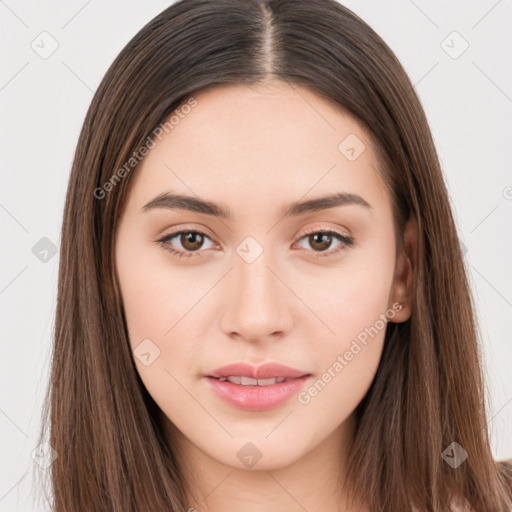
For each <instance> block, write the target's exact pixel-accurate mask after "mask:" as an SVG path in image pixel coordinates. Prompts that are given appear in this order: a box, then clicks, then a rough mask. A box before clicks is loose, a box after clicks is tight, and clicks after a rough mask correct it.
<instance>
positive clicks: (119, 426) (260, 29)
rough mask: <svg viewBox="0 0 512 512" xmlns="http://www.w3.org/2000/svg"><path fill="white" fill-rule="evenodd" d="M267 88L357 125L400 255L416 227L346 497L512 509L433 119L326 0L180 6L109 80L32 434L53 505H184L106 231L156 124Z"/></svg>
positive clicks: (87, 129) (63, 508)
mask: <svg viewBox="0 0 512 512" xmlns="http://www.w3.org/2000/svg"><path fill="white" fill-rule="evenodd" d="M268 78H277V79H280V80H283V81H286V82H287V83H289V84H290V85H291V86H294V85H301V86H305V87H309V88H310V89H311V90H313V91H314V92H316V93H317V94H319V95H323V96H324V97H327V98H330V99H332V100H334V101H335V102H337V103H338V104H339V105H340V106H341V107H343V108H344V109H345V110H346V111H348V112H349V113H350V114H352V115H353V116H355V117H356V118H357V119H358V120H359V121H361V122H362V123H363V125H364V126H365V127H366V129H367V130H368V133H369V134H370V136H371V137H372V139H373V140H375V143H376V147H377V150H378V153H379V158H380V163H381V168H380V172H382V173H383V176H384V177H385V179H386V183H387V185H388V186H389V190H390V193H391V196H392V198H393V210H394V212H393V213H394V219H395V230H396V234H397V245H398V247H399V248H402V238H403V233H404V227H405V222H406V221H407V219H408V218H409V217H410V216H414V217H415V219H416V220H417V226H418V245H417V261H416V263H415V265H414V269H413V273H414V286H415V292H414V304H413V310H412V316H411V317H410V318H409V320H407V321H406V322H403V323H389V324H388V326H387V331H386V337H385V342H384V350H383V354H382V359H381V363H380V366H379V368H378V371H377V374H376V375H375V378H374V380H373V382H372V385H371V387H370V389H369V390H368V393H367V394H366V395H365V397H364V399H363V400H362V402H361V403H360V404H359V406H358V407H357V418H358V427H357V430H356V434H355V439H354V444H353V446H352V451H351V453H350V456H349V461H348V462H349V466H348V474H347V481H346V486H347V488H348V490H349V491H350V492H351V493H352V494H353V496H356V497H357V498H358V499H360V500H362V501H363V502H364V503H367V504H368V506H369V507H370V510H372V511H383V512H397V511H405V510H411V505H414V506H415V507H416V508H417V509H419V510H421V511H431V512H440V511H443V510H447V509H448V504H449V502H450V499H451V498H452V497H453V496H464V497H465V498H466V499H467V500H468V501H469V503H470V504H471V506H472V507H473V509H474V510H475V511H476V512H491V511H505V510H511V507H512V500H511V498H510V494H511V488H512V464H511V463H510V461H502V462H495V461H494V460H493V456H492V453H491V449H490V442H489V438H488V429H487V419H486V418H487V412H486V407H487V406H486V403H487V396H486V393H487V391H486V388H485V387H484V381H483V375H482V365H481V354H480V348H479V334H478V329H477V325H476V322H475V312H474V308H475V306H474V303H473V298H472V296H471V293H470V287H469V285H468V278H467V269H466V267H465V262H464V259H463V256H462V251H461V248H460V245H459V238H458V235H457V229H456V226H455V223H454V219H453V216H452V212H451V208H450V201H449V196H448V192H447V188H446V186H445V183H444V179H443V175H442V171H441V168H440V164H439V159H438V156H437V153H436V149H435V147H434V143H433V138H432V135H431V132H430V129H429V125H428V122H427V119H426V116H425V113H424V111H423V108H422V106H421V104H420V101H419V99H418V97H417V95H416V92H415V90H414V87H413V85H412V83H411V81H410V79H409V78H408V76H407V74H406V72H405V71H404V69H403V67H402V65H401V64H400V63H399V61H398V60H397V58H396V57H395V55H394V54H393V52H392V51H391V50H390V48H389V47H388V46H387V45H386V43H385V42H384V41H383V40H382V39H381V38H380V37H379V36H378V35H377V34H376V33H375V32H374V31H373V30H372V29H371V28H370V27H369V26H368V25H367V24H366V23H365V22H364V21H363V20H361V19H360V18H359V17H358V16H357V15H355V14H354V13H353V12H351V11H350V10H349V9H347V8H345V7H343V6H342V5H340V4H339V3H337V2H336V1H334V0H213V1H209V0H182V1H180V2H178V3H175V4H173V5H172V6H170V7H169V8H167V9H166V10H164V11H163V12H162V13H161V14H159V15H158V16H157V17H155V18H154V19H153V20H152V21H150V22H149V23H148V24H147V25H146V26H144V27H143V28H142V29H141V30H140V31H139V32H138V34H136V35H135V37H134V38H133V39H132V40H131V41H130V42H129V43H128V44H127V45H126V47H125V48H124V49H123V50H122V51H121V53H120V54H119V56H118V57H117V58H116V59H115V61H114V62H113V64H112V65H111V67H110V68H109V69H108V71H107V73H106V74H105V76H104V78H103V80H102V82H101V84H100V86H99V88H98V90H97V92H96V94H95V95H94V98H93V100H92V103H91V105H90V108H89V110H88V113H87V116H86V118H85V121H84V124H83V128H82V131H81V134H80V137H79V140H78V145H77V149H76V153H75V158H74V162H73V167H72V170H71V175H70V179H69V186H68V190H67V196H66V203H65V211H64V218H63V225H62V234H61V246H60V268H59V277H58V300H57V311H56V321H55V335H54V345H53V352H52V366H51V379H50V383H49V386H48V389H47V395H46V400H45V404H44V408H43V427H42V430H41V437H40V441H41V442H43V441H46V440H47V441H48V442H49V443H50V445H51V447H52V448H53V449H54V450H55V452H56V454H57V458H56V459H55V460H54V461H53V463H52V464H51V466H50V467H49V468H48V470H46V471H47V473H46V475H47V476H48V477H51V479H50V478H49V480H48V481H49V482H50V483H51V490H52V491H53V503H52V508H53V510H54V511H55V512H75V511H77V512H78V511H80V512H83V511H94V512H100V511H115V512H135V511H137V512H140V511H146V510H147V511H157V510H158V511H164V510H173V511H180V512H182V511H186V510H187V509H188V508H189V507H188V506H187V503H186V498H187V493H188V491H189V489H188V487H187V482H185V481H184V476H183V473H182V471H181V466H180V458H179V454H178V453H176V450H175V449H174V448H173V447H172V446H170V447H169V446H168V445H167V444H166V441H165V438H164V435H163V433H162V425H161V424H160V422H159V420H158V414H157V411H158V407H157V405H156V404H155V402H154V401H153V400H152V398H151V396H150V395H149V394H148V392H147V390H146V389H145V387H144V385H143V383H142V381H141V379H140V378H139V376H138V373H137V370H136V367H135V364H134V362H133V358H132V354H131V350H130V345H129V341H128V334H127V329H126V323H125V317H124V312H123V305H122V300H121V295H120V292H119V287H118V283H117V279H116V274H115V270H114V269H115V261H114V247H115V236H114V234H115V233H116V226H117V221H118V218H119V214H120V212H121V209H122V207H123V204H124V199H125V197H126V192H127V187H128V184H129V183H130V181H131V177H132V175H133V173H134V172H135V170H136V167H137V165H136V164H137V161H136V160H133V155H134V154H135V153H137V152H138V150H139V148H141V147H143V146H144V143H145V141H147V140H148V137H149V136H150V135H151V134H152V133H153V132H154V130H155V129H156V128H157V127H158V126H159V125H160V124H161V123H163V122H165V121H166V120H167V119H168V117H169V116H170V114H171V113H173V112H174V111H175V110H176V109H177V108H178V107H179V106H180V105H183V104H185V102H186V101H187V100H188V99H190V98H191V97H192V96H193V94H194V93H196V92H198V91H202V90H205V89H207V88H208V87H213V86H215V85H220V84H230V83H231V84H233V83H238V84H248V85H250V84H255V83H258V82H260V81H262V80H265V79H268ZM137 154H138V153H137ZM127 162H130V164H129V165H128V166H127V164H126V163H127ZM120 169H124V172H119V170H120ZM107 184H110V185H107ZM48 432H49V437H48V438H47V433H48ZM453 442H456V443H458V444H459V445H460V446H461V447H462V448H463V449H464V450H466V452H467V453H468V458H467V459H466V460H465V461H464V462H463V463H462V464H461V465H459V466H458V467H456V468H454V467H451V465H449V464H447V462H445V460H444V459H443V457H442V453H443V451H444V450H445V449H446V448H448V447H449V446H450V445H451V443H453ZM46 490H47V489H46Z"/></svg>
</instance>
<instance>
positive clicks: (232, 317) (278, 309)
mask: <svg viewBox="0 0 512 512" xmlns="http://www.w3.org/2000/svg"><path fill="white" fill-rule="evenodd" d="M251 244H252V245H251ZM260 247H261V246H260ZM258 253H259V254H258ZM277 266H278V265H276V262H275V258H274V257H273V254H272V252H271V250H270V249H263V247H261V249H258V247H257V246H256V245H255V244H254V241H252V240H249V241H247V243H244V242H242V243H241V244H240V245H239V247H237V254H235V255H234V261H233V267H234V268H233V270H232V272H230V275H231V278H230V281H231V285H230V286H229V289H230V291H229V292H228V293H229V300H228V301H227V303H226V305H225V307H226V310H225V311H224V315H225V318H224V321H225V323H224V328H225V329H226V330H227V331H228V332H229V333H233V332H237V333H238V334H240V335H242V336H243V337H245V338H247V339H258V338H261V337H264V336H267V335H270V334H273V333H275V332H277V331H283V330H286V329H287V326H288V323H287V321H288V315H289V312H287V310H286V304H287V299H286V297H285V295H286V291H287V290H286V287H284V285H283V284H282V283H281V282H280V280H279V279H278V278H277V277H276V276H275V275H274V273H278V271H276V269H275V267H277ZM270 269H272V270H270Z"/></svg>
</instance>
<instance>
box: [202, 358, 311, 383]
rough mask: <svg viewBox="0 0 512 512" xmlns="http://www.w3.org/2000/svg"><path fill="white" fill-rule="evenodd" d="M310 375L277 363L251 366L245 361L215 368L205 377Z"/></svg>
mask: <svg viewBox="0 0 512 512" xmlns="http://www.w3.org/2000/svg"><path fill="white" fill-rule="evenodd" d="M304 375H310V374H309V373H308V372H305V371H302V370H297V369H296V368H290V367H289V366H286V365H283V364H279V363H264V364H261V365H259V366H252V365H250V364H247V363H243V362H241V363H234V364H228V365H226V366H222V367H221V368H217V369H216V370H214V371H213V372H211V373H209V374H208V375H207V377H214V378H216V379H218V378H220V377H229V376H245V377H251V378H253V379H271V378H274V377H286V378H298V377H303V376H304Z"/></svg>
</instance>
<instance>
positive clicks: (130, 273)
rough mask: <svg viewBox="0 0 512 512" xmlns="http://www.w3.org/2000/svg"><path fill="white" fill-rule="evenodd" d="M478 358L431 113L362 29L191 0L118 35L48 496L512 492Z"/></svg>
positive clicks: (400, 503) (63, 274)
mask: <svg viewBox="0 0 512 512" xmlns="http://www.w3.org/2000/svg"><path fill="white" fill-rule="evenodd" d="M447 283H450V286H447ZM479 358H480V355H479V346H478V331H477V326H476V323H475V313H474V305H473V303H472V297H471V295H470V288H469V286H468V280H467V275H466V271H465V268H464V262H463V258H462V254H461V249H460V246H459V241H458V237H457V231H456V227H455V224H454V220H453V216H452V212H451V209H450V203H449V197H448V193H447V189H446V186H445V183H444V180H443V175H442V171H441V169H440V165H439V160H438V157H437V154H436V150H435V147H434V144H433V141H432V136H431V133H430V129H429V126H428V122H427V119H426V117H425V114H424V111H423V109H422V107H421V104H420V101H419V99H418V97H417V95H416V93H415V91H414V88H413V86H412V84H411V82H410V80H409V78H408V77H407V75H406V73H405V71H404V69H403V67H402V66H401V64H400V63H399V62H398V60H397V58H396V57H395V56H394V54H393V53H392V51H391V50H390V49H389V47H388V46H387V45H386V44H385V43H384V42H383V41H382V39H381V38H380V37H379V36H378V35H377V34H376V33H375V32H374V31H373V30H372V29H371V28H370V27H369V26H368V25H367V24H366V23H364V22H363V21H362V20H361V19H359V18H358V17H357V16H356V15H355V14H354V13H352V12H351V11H350V10H348V9H347V8H345V7H343V6H342V5H340V4H338V3H336V2H334V1H331V0H308V1H306V0H293V1H290V0H246V1H236V0H223V1H205V0H183V1H181V2H178V3H176V4H174V5H172V6H171V7H169V8H168V9H166V10H165V11H163V12H162V13H161V14H160V15H159V16H157V17H156V18H155V19H153V20H152V21H151V22H150V23H149V24H148V25H146V26H145V27H144V28H143V29H142V30H141V31H140V32H139V33H138V34H137V35H136V36H135V37H134V38H133V39H132V41H130V42H129V43H128V44H127V45H126V47H125V48H124V49H123V50H122V52H121V53H120V55H119V56H118V57H117V58H116V60H115V62H114V63H113V64H112V66H111V67H110V69H109V70H108V72H107V74H106V75H105V77H104V79H103V81H102V83H101V84H100V86H99V88H98V91H97V92H96V94H95V96H94V99H93V101H92V104H91V106H90V109H89V112H88V114H87V117H86V119H85V122H84V126H83V129H82V132H81V135H80V139H79V141H78V146H77V150H76V154H75V160H74V163H73V169H72V172H71V176H70V181H69V188H68V192H67V198H66V207H65V213H64V220H63V231H62V241H61V260H60V273H59V288H58V307H57V316H56V329H55V344H54V353H53V361H52V375H51V383H50V384H51V385H50V387H49V389H48V400H47V403H48V409H47V410H45V411H44V412H45V421H46V429H45V430H44V431H43V432H42V434H41V438H42V439H43V437H44V434H45V433H46V431H48V432H49V443H50V444H51V446H52V448H53V449H54V450H55V451H56V453H57V454H58V457H57V458H56V459H55V460H54V461H53V463H52V465H51V469H50V471H51V486H52V490H53V494H54V502H53V509H54V510H55V512H61V511H66V512H71V511H75V510H77V511H78V510H80V511H83V510H95V511H100V510H112V511H123V512H127V511H143V510H148V511H149V510H151V511H155V510H162V511H163V510H173V511H185V510H199V511H200V510H210V511H212V512H216V511H226V510H234V509H235V507H236V508H237V509H243V510H265V511H269V510H280V511H281V512H282V511H283V510H286V511H291V510H310V511H312V510H320V509H321V510H333V511H334V510H336V511H344V512H347V511H349V510H350V511H355V510H357V511H368V512H369V511H372V512H373V511H377V510H378V511H390V512H396V511H405V510H417V511H432V512H434V511H435V512H438V511H444V510H474V511H476V512H489V511H491V510H492V511H505V510H510V509H511V506H512V500H511V496H510V495H511V487H512V475H511V473H512V471H511V468H512V465H511V463H510V461H502V462H495V461H494V460H493V457H492V453H491V449H490V445H489V439H488V433H487V417H486V406H485V400H484V399H485V390H484V384H483V380H482V373H481V366H480V359H479Z"/></svg>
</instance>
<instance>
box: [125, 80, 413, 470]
mask: <svg viewBox="0 0 512 512" xmlns="http://www.w3.org/2000/svg"><path fill="white" fill-rule="evenodd" d="M195 99H196V101H197V104H195V106H194V107H193V108H190V109H186V110H182V115H181V116H178V117H176V118H174V119H175V122H174V123H173V128H172V129H168V130H167V132H168V133H167V132H166V131H165V130H164V131H162V130H161V131H160V132H158V136H154V137H153V141H154V144H151V147H152V148H151V149H150V150H149V151H148V153H147V155H146V156H145V158H144V159H143V160H142V162H141V164H140V165H139V167H138V168H137V170H136V174H134V176H133V178H132V179H133V181H132V183H130V193H129V194H128V197H127V201H126V203H125V205H124V210H123V212H122V216H121V218H120V223H119V226H118V230H117V233H116V236H117V238H116V271H117V278H118V281H119V286H120V289H121V295H122V300H123V307H124V311H125V315H126V319H127V326H128V331H129V338H130V344H131V348H132V350H133V351H134V361H135V364H136V367H137V371H138V372H139V374H140V377H141V379H142V381H143V383H144V385H145V386H146V388H147V390H148V392H149V393H150V395H151V396H152V397H153V399H154V400H155V402H156V403H157V404H158V406H159V407H160V409H161V412H162V415H163V417H164V418H165V420H166V423H167V424H168V426H169V433H170V435H175V436H176V438H175V440H174V441H175V442H177V443H181V444H182V445H184V446H185V445H187V446H192V447H195V448H197V449H199V450H200V452H201V453H204V454H206V455H207V456H209V457H211V458H212V459H214V460H216V461H218V462H220V463H223V464H226V465H229V466H232V467H237V468H244V467H245V468H247V467H251V465H252V464H253V462H251V461H254V460H256V459H259V460H258V461H257V466H256V467H257V468H258V469H272V468H279V467H282V466H285V465H287V464H291V463H293V462H294V461H297V460H299V459H300V458H302V457H305V456H306V455H307V454H308V453H311V452H312V451H314V450H315V449H317V448H318V447H319V446H322V445H324V444H325V443H326V442H328V441H329V440H331V441H335V440H340V439H341V438H342V437H343V435H344V434H345V433H346V432H347V430H346V429H347V425H349V422H350V420H351V419H353V417H354V416H353V412H354V409H355V408H356V407H357V405H358V404H359V402H360V401H361V399H362V398H363V397H364V395H365V393H366V391H367V390H368V388H369V386H370V384H371V382H372V379H373V377H374V373H375V371H376V369H377V367H378V365H379V360H380V357H381V353H382V348H383V342H384V335H385V330H386V322H385V319H386V315H388V318H389V321H395V322H400V321H404V320H406V319H407V317H408V315H409V310H408V307H407V305H406V306H405V307H404V308H403V309H402V310H401V311H398V310H397V309H396V308H395V307H394V306H393V305H394V304H396V303H397V302H404V301H405V300H406V297H405V296H404V293H405V289H404V287H405V280H404V279H402V276H403V275H404V272H403V271H402V270H403V268H404V263H403V261H402V260H401V258H399V257H398V255H397V254H396V253H395V238H394V228H393V215H392V210H391V201H390V196H389V192H388V190H387V188H386V187H385V185H384V183H383V181H382V180H381V179H380V177H379V175H378V172H377V168H378V165H379V162H378V161H377V159H376V157H375V154H374V151H373V149H372V143H371V141H370V140H369V138H368V137H367V135H366V134H365V131H364V129H363V127H362V126H361V125H360V124H359V123H358V122H357V121H356V120H355V119H354V118H353V117H351V116H350V115H348V114H347V113H346V112H344V111H343V110H342V109H341V108H340V107H339V106H337V105H336V104H334V103H331V102H330V101H329V100H326V99H324V98H321V97H319V96H317V95H316V94H314V93H313V92H311V91H310V90H308V89H305V88H302V87H294V88H292V87H290V86H289V85H286V84H282V83H279V82H272V83H266V84H259V85H258V86H255V87H249V86H241V85H229V86H221V87H217V88H214V89H210V90H208V91H204V92H202V93H201V94H198V95H196V96H195ZM184 112H186V114H184ZM176 119H179V122H176ZM347 137H348V138H347ZM160 139H161V140H160ZM162 194H174V195H180V196H186V197H185V198H181V199H180V200H176V199H174V200H173V199H172V198H167V199H160V200H159V201H154V199H155V198H156V197H158V196H162ZM334 194H339V196H338V198H339V199H338V201H337V202H336V201H331V202H330V203H322V202H318V201H316V202H315V201H314V200H316V199H318V198H322V197H324V196H329V195H334ZM342 194H347V195H346V196H343V195H342ZM187 198H189V199H190V200H193V201H194V202H193V203H192V202H187ZM340 198H341V199H340ZM343 198H345V199H344V200H343ZM205 201H207V202H208V204H207V205H205V204H204V203H202V202H205ZM150 203H152V205H150ZM302 203H304V205H303V206H300V205H302ZM213 204H214V205H216V207H214V206H212V205H213ZM146 205H150V206H147V207H146V208H144V207H145V206H146ZM315 206H316V208H315ZM221 210H222V211H223V212H224V213H225V215H220V214H219V213H220V212H221ZM235 363H246V364H247V365H249V367H246V368H232V369H227V370H226V371H225V372H222V371H221V372H220V373H216V370H218V369H219V368H221V367H223V366H225V365H229V364H235ZM266 363H275V364H280V365H286V366H287V367H290V368H292V369H295V370H297V373H296V374H295V375H293V374H292V372H291V371H289V370H287V369H283V368H276V367H274V368H272V366H271V365H270V366H268V367H267V370H268V371H267V372H265V368H263V367H262V365H264V364H266ZM251 367H252V368H251ZM251 371H254V372H255V373H252V376H253V378H255V377H260V379H263V380H260V381H258V383H257V385H255V384H256V381H254V380H250V379H251V377H250V376H251ZM222 373H225V374H228V375H231V376H232V377H234V378H230V379H229V380H227V381H225V380H223V379H222V378H219V377H220V375H221V374H222ZM212 375H217V378H214V377H212ZM242 375H244V377H243V379H238V380H237V377H241V376H242ZM283 376H286V377H287V379H286V380H285V381H284V382H277V380H276V381H272V380H267V379H271V378H272V377H283ZM301 376H302V377H301ZM278 380H282V379H278ZM237 382H239V383H237ZM173 433H174V434H173Z"/></svg>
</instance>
